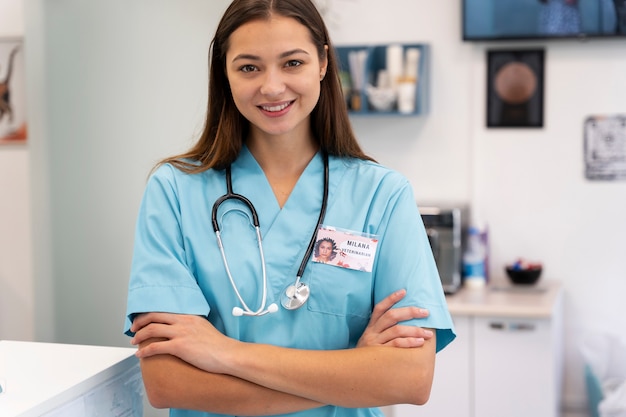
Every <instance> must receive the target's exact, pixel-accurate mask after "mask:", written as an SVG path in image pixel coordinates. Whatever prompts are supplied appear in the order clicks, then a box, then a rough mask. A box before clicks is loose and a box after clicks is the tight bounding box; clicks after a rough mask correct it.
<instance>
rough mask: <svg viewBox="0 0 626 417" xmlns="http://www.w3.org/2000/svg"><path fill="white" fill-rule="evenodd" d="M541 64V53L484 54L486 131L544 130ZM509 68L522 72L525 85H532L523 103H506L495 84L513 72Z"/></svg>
mask: <svg viewBox="0 0 626 417" xmlns="http://www.w3.org/2000/svg"><path fill="white" fill-rule="evenodd" d="M544 60H545V50H544V49H518V50H501V49H496V50H487V127H505V128H506V127H527V128H541V127H543V118H544V114H543V112H544V104H543V101H544ZM509 64H515V68H516V69H521V70H523V71H522V75H528V77H527V78H526V81H527V82H528V83H529V84H528V85H529V86H530V85H534V88H533V89H532V92H531V93H528V92H527V94H529V96H528V98H527V99H525V100H523V101H518V102H512V101H507V99H506V98H505V97H503V96H502V95H501V94H500V93H501V91H500V92H498V88H497V86H496V82H497V81H498V77H499V76H502V75H503V73H504V71H505V70H510V69H512V68H513V66H512V65H509ZM509 74H510V72H509ZM511 88H516V86H513V87H511Z"/></svg>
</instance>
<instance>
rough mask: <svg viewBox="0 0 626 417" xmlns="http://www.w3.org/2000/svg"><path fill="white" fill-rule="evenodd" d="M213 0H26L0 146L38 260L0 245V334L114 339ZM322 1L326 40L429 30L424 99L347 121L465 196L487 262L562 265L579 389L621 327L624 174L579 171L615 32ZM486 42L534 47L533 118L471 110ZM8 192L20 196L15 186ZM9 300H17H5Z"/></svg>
mask: <svg viewBox="0 0 626 417" xmlns="http://www.w3.org/2000/svg"><path fill="white" fill-rule="evenodd" d="M2 1H3V2H6V1H8V0H2ZM13 1H14V0H13ZM0 3H1V2H0ZM227 3H228V1H227V0H220V1H211V2H206V1H200V0H193V1H192V0H189V1H187V2H185V5H184V7H183V6H181V5H179V4H178V3H176V2H169V1H165V0H137V1H133V2H126V1H123V0H112V1H107V2H81V1H79V0H67V1H65V2H61V3H59V2H45V1H44V0H26V11H27V12H26V13H25V18H26V30H25V32H26V38H27V40H28V48H29V53H28V55H27V57H28V58H29V59H30V60H31V62H34V63H35V64H36V65H33V66H31V67H30V70H28V77H29V84H30V85H31V93H30V96H29V103H31V106H33V107H32V108H31V112H32V118H33V120H34V122H33V126H32V127H31V133H32V136H33V137H32V138H31V140H30V144H29V151H27V152H26V153H28V152H30V158H31V159H32V163H31V166H30V167H28V156H27V155H22V160H20V159H17V158H16V157H15V156H14V155H10V156H9V157H7V155H6V154H5V152H6V150H5V149H0V158H4V159H0V172H2V170H4V169H5V166H7V165H5V163H6V161H7V160H9V159H10V160H11V167H12V168H11V169H12V170H13V172H16V171H15V170H16V169H17V170H23V172H24V174H23V175H22V176H21V178H23V179H24V180H23V181H24V182H23V183H21V182H20V180H19V179H18V180H17V181H18V182H17V184H18V185H19V187H18V188H20V187H21V188H20V189H22V190H24V189H28V187H29V184H28V180H27V178H28V175H31V174H32V177H33V182H32V187H33V188H32V192H33V194H32V199H33V201H32V207H33V208H34V209H33V223H32V227H33V229H34V230H35V232H34V236H35V239H34V242H33V248H34V249H33V253H34V254H33V255H32V257H33V259H34V262H33V263H32V265H33V266H32V268H33V271H34V272H31V271H30V269H28V267H25V266H24V265H19V264H21V262H20V261H19V256H26V258H27V260H26V262H24V263H25V264H28V263H29V262H28V259H29V258H30V256H29V245H28V242H24V243H23V244H22V245H23V247H22V250H20V251H19V252H18V255H15V256H13V255H11V256H6V255H4V257H2V256H3V255H2V254H0V261H3V262H0V273H6V272H4V271H5V270H7V268H9V269H11V268H12V270H18V271H19V272H17V273H12V275H11V277H10V278H8V279H7V278H4V277H2V276H1V275H0V278H1V279H2V280H0V284H4V285H6V284H7V283H9V282H10V284H11V285H12V286H15V285H17V284H16V282H17V281H18V280H22V279H24V280H25V284H24V283H22V282H21V281H20V282H19V286H20V288H21V291H22V292H24V293H26V294H25V299H24V301H23V303H22V302H20V303H21V304H20V305H19V306H18V305H15V306H12V308H11V309H10V310H11V316H10V318H9V316H7V315H6V314H7V313H5V310H0V313H1V314H2V315H0V337H5V336H4V335H3V334H2V333H1V332H2V331H5V332H6V329H7V328H11V329H13V330H12V331H13V333H12V334H13V335H15V336H16V337H19V338H25V339H29V338H31V337H32V335H33V332H36V336H37V338H44V339H45V338H52V339H55V340H56V341H62V342H77V343H88V344H91V343H93V344H104V345H127V343H128V341H127V339H126V338H125V337H124V336H122V335H121V327H122V316H123V311H124V306H125V297H126V294H125V293H126V285H127V279H128V267H129V263H130V257H131V247H132V236H133V227H134V220H135V214H136V211H137V207H138V204H139V200H140V198H141V193H142V190H143V186H144V182H145V177H146V174H147V172H148V170H149V168H150V167H151V165H152V164H153V162H154V161H156V159H158V158H159V157H161V156H164V155H167V154H170V153H172V152H174V151H176V150H180V149H182V148H185V147H186V146H187V145H188V144H189V142H190V140H191V138H192V137H193V136H194V134H195V133H196V132H197V131H198V129H199V127H200V123H201V117H202V112H203V108H204V100H205V97H206V92H205V89H206V83H205V79H206V71H207V70H206V51H207V48H208V43H209V40H210V37H211V35H212V32H213V29H214V27H215V23H216V19H217V18H218V17H219V15H220V14H221V12H222V11H223V9H224V8H225V6H226V4H227ZM332 4H333V5H334V10H332V11H331V15H330V16H329V22H330V26H331V32H332V34H333V36H334V39H335V41H336V42H337V43H340V44H350V43H359V44H361V43H364V42H373V43H382V42H388V41H407V42H429V43H430V44H431V47H432V63H431V93H432V95H431V113H430V114H429V115H428V116H425V117H420V118H406V119H396V118H355V119H354V123H355V128H356V130H357V133H358V134H359V136H360V137H361V139H362V141H363V144H364V146H365V148H366V149H367V150H368V151H369V152H371V153H372V154H373V155H374V156H375V157H376V158H377V159H379V160H380V161H381V162H383V163H385V164H387V165H389V166H392V167H394V168H396V169H398V170H400V171H402V172H403V173H404V174H405V175H407V177H408V178H409V179H410V180H411V182H412V183H413V185H414V187H415V191H416V195H417V197H418V200H419V201H470V202H472V203H473V210H474V212H475V213H477V214H478V215H479V216H480V217H481V218H483V219H485V220H487V221H488V224H489V227H490V234H491V236H490V237H491V242H492V254H491V259H492V263H491V273H492V276H493V277H494V278H495V279H503V277H502V266H503V265H504V263H506V262H508V261H510V260H512V259H514V258H515V257H517V256H526V257H530V258H535V259H540V260H542V261H543V262H544V264H545V278H544V279H551V280H560V281H561V282H563V284H564V286H565V291H566V317H567V319H566V331H567V334H566V337H567V340H566V342H567V343H566V359H567V362H566V369H565V372H566V384H565V397H566V398H565V400H566V402H567V404H568V407H572V408H574V409H576V408H582V407H584V398H585V394H584V387H583V382H582V369H581V366H582V361H581V357H580V354H579V353H578V347H579V346H580V344H581V342H582V341H583V340H584V338H585V337H587V334H588V332H589V331H590V330H595V329H599V330H610V329H623V319H622V317H624V316H626V314H625V313H626V311H625V310H626V303H623V302H621V300H620V299H618V297H619V296H620V295H621V294H624V293H626V291H625V290H626V288H625V286H626V280H625V279H624V275H625V273H624V272H623V268H622V267H621V263H620V260H621V257H622V256H623V251H624V248H626V242H625V240H626V218H625V217H624V214H623V213H626V210H625V209H626V185H625V183H624V182H616V183H590V182H588V181H586V180H585V179H584V175H583V155H582V152H583V145H582V144H583V142H582V140H583V138H582V123H583V120H584V117H586V116H587V115H589V114H595V113H599V114H604V113H606V114H612V113H618V112H625V111H626V91H625V89H626V83H624V82H623V80H622V79H623V74H625V73H626V44H625V43H624V42H623V41H589V42H585V43H580V42H573V41H562V42H541V41H538V42H533V43H532V44H530V43H520V44H493V45H487V44H469V43H463V42H461V41H460V39H461V35H460V5H459V4H458V2H456V1H441V2H433V1H427V0H417V1H416V0H393V1H389V2H373V1H369V0H350V1H348V0H335V1H333V2H332ZM355 16H357V17H358V18H355ZM492 46H493V47H501V48H505V47H511V46H514V47H523V46H540V47H546V49H547V60H546V71H547V72H546V113H545V128H543V129H539V130H526V129H517V130H512V129H497V130H490V129H486V128H485V127H484V120H485V116H484V115H485V111H484V109H485V80H486V75H485V70H486V68H485V49H486V48H488V47H492ZM10 151H11V152H14V150H10ZM0 190H2V192H3V195H2V198H3V199H4V197H5V195H7V194H6V193H8V192H9V193H10V192H15V191H11V190H12V188H11V186H9V185H6V184H5V183H2V182H0ZM18 198H19V199H21V204H22V205H23V207H24V210H23V211H25V212H27V211H28V210H29V207H31V203H30V202H29V201H28V196H27V195H26V196H24V195H18ZM0 207H3V205H2V204H0ZM0 219H1V220H0V222H1V223H0V225H5V226H4V227H7V226H6V225H9V226H10V227H11V229H10V231H11V234H12V235H19V234H20V233H25V234H26V235H28V233H29V230H28V228H29V224H28V223H26V224H22V225H20V224H19V222H13V221H10V222H7V220H6V216H5V214H4V213H0ZM0 230H1V229H0ZM2 242H6V238H4V237H2V236H0V245H4V246H6V245H7V244H6V243H2ZM3 265H4V266H3ZM20 268H26V269H20ZM31 275H33V276H34V277H35V278H34V279H33V278H32V277H31ZM31 281H34V283H32V284H28V283H29V282H31ZM29 285H30V286H29ZM3 290H4V289H3ZM53 290H54V291H53ZM3 292H4V291H3ZM29 292H32V293H33V295H32V296H31V297H29V296H28V293H29ZM2 300H3V305H6V304H4V299H2ZM35 300H36V302H35ZM16 304H17V303H16ZM18 307H19V308H22V310H26V311H25V314H24V315H19V316H18V315H16V314H15V311H20V310H19V308H18ZM0 308H1V307H0ZM33 310H35V311H34V312H33ZM33 315H34V316H35V323H34V324H33V322H32V318H33ZM17 328H19V329H22V331H24V330H23V329H26V330H25V331H26V333H25V334H23V335H21V334H19V333H17V332H15V329H17ZM22 336H23V337H22Z"/></svg>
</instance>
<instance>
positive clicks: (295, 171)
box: [246, 135, 319, 208]
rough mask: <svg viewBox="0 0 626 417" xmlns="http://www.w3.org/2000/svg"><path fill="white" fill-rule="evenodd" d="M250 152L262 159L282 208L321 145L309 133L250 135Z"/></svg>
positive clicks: (263, 167)
mask: <svg viewBox="0 0 626 417" xmlns="http://www.w3.org/2000/svg"><path fill="white" fill-rule="evenodd" d="M246 144H247V146H248V149H249V150H250V153H251V154H252V155H253V156H254V158H255V159H256V161H257V162H258V163H259V165H260V166H261V168H262V169H263V172H264V173H265V176H266V177H267V180H268V181H269V183H270V185H271V187H272V190H273V191H274V196H275V197H276V200H277V202H278V204H279V206H280V207H281V208H282V207H283V206H284V204H285V203H286V202H287V199H288V198H289V195H290V194H291V191H292V190H293V188H294V187H295V185H296V183H297V182H298V179H299V178H300V175H302V172H304V170H305V168H306V167H307V166H308V164H309V162H311V159H313V157H314V156H315V154H316V153H317V151H318V149H319V145H318V144H317V143H316V142H315V141H314V139H313V138H312V137H311V136H309V137H308V138H305V139H294V138H285V137H259V136H258V135H256V136H250V137H249V138H248V140H247V141H246Z"/></svg>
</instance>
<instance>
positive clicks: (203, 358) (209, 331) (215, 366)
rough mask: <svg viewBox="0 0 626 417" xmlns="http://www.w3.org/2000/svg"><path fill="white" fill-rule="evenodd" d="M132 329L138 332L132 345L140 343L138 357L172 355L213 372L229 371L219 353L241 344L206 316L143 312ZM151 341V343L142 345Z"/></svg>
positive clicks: (132, 340) (134, 321) (134, 322)
mask: <svg viewBox="0 0 626 417" xmlns="http://www.w3.org/2000/svg"><path fill="white" fill-rule="evenodd" d="M130 330H131V331H132V332H134V333H135V336H134V337H133V338H132V339H131V341H130V342H131V344H133V345H137V346H139V349H138V350H137V353H136V356H137V357H139V358H147V357H150V356H154V355H162V354H169V355H173V356H177V357H179V358H180V359H182V360H184V361H185V362H187V363H189V364H191V365H193V366H195V367H196V368H200V369H203V370H205V371H207V372H212V373H227V369H228V366H227V364H226V359H225V357H221V356H220V354H226V353H228V352H229V351H230V350H231V348H232V346H233V345H234V344H235V343H238V342H237V341H236V340H234V339H231V338H229V337H226V336H224V335H223V334H222V333H220V332H219V331H218V330H217V329H216V328H215V327H214V326H213V325H212V324H211V323H210V322H209V321H208V320H207V319H206V318H205V317H200V316H194V315H184V314H172V313H146V314H141V315H138V316H137V317H136V318H135V319H134V320H133V325H132V326H131V328H130ZM155 339H158V340H155ZM148 340H150V341H151V343H149V344H145V345H142V343H144V342H146V341H148ZM222 356H224V355H222Z"/></svg>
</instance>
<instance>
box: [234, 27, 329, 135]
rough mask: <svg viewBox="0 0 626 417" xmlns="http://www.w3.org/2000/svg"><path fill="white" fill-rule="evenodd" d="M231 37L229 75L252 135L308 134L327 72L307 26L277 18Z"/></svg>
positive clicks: (239, 29)
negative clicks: (321, 82) (321, 84)
mask: <svg viewBox="0 0 626 417" xmlns="http://www.w3.org/2000/svg"><path fill="white" fill-rule="evenodd" d="M229 41H230V42H229V44H230V46H229V49H228V51H227V53H226V75H227V76H228V80H229V83H230V87H231V91H232V95H233V100H234V102H235V105H236V106H237V108H238V109H239V111H240V112H241V114H242V115H243V116H244V117H245V118H246V119H247V120H248V121H250V123H251V131H252V132H253V134H259V133H264V134H266V135H272V136H274V135H285V134H289V133H300V134H303V135H308V134H309V133H310V125H309V118H310V113H311V111H312V110H313V109H314V107H315V105H316V104H317V101H318V99H319V95H320V81H321V79H322V78H323V76H324V75H325V72H326V60H325V59H324V60H323V61H322V62H321V61H320V59H319V56H318V53H317V49H316V47H315V45H314V44H313V42H312V41H311V35H310V33H309V31H308V29H307V28H306V27H305V26H303V25H302V24H300V23H299V22H298V21H297V20H295V19H292V18H287V17H282V16H273V17H272V18H271V19H270V20H254V21H251V22H248V23H246V24H244V25H242V26H240V27H239V28H238V29H237V30H235V31H234V32H233V33H232V35H231V36H230V39H229Z"/></svg>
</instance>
